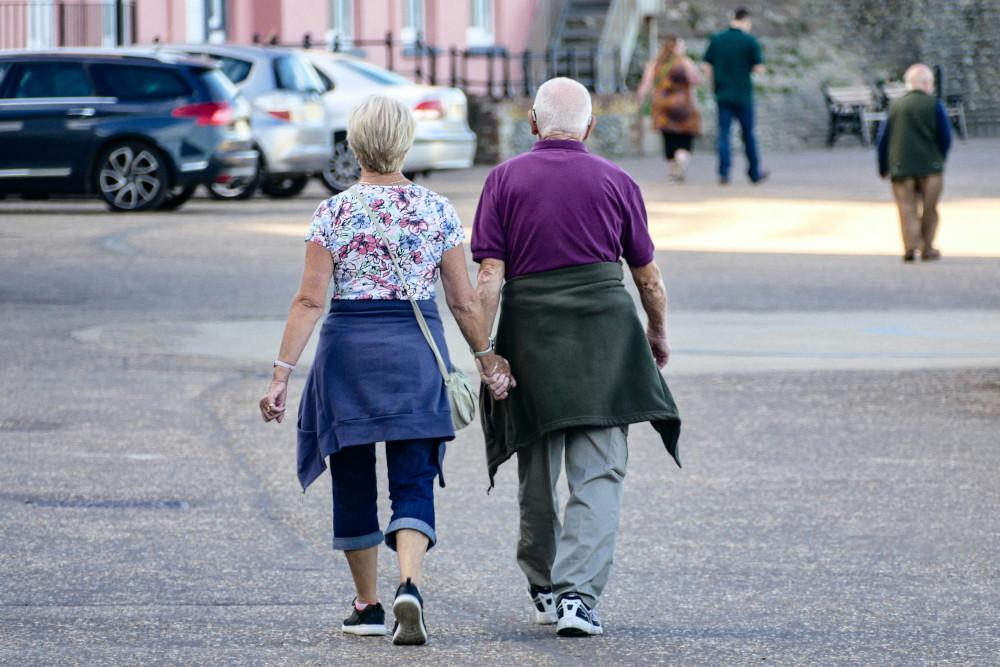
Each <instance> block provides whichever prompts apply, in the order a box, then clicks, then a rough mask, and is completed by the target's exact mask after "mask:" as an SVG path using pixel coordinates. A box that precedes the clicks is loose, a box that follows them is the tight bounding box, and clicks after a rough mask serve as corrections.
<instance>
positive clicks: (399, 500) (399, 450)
mask: <svg viewBox="0 0 1000 667" xmlns="http://www.w3.org/2000/svg"><path fill="white" fill-rule="evenodd" d="M444 446H445V445H444V443H443V442H440V441H439V440H399V441H395V442H387V443H386V445H385V452H386V464H387V466H388V469H389V500H390V503H391V506H392V518H391V519H390V521H389V525H388V526H386V529H385V534H384V535H383V533H382V531H381V530H380V529H379V521H378V506H377V500H378V482H377V480H376V478H375V445H374V444H370V445H354V446H351V447H345V448H343V449H341V450H340V451H339V452H337V453H335V454H331V455H330V477H331V478H332V480H333V548H334V549H339V550H343V551H354V550H357V549H367V548H368V547H373V546H376V545H378V544H381V542H382V541H383V539H384V540H385V543H386V545H387V546H388V547H389V548H390V549H392V550H393V551H395V550H396V531H398V530H401V529H403V528H411V529H413V530H416V531H419V532H421V533H423V534H424V535H426V536H427V538H428V539H429V540H430V544H429V545H428V547H427V548H428V549H430V548H431V547H433V546H434V544H435V543H436V542H437V535H436V533H435V532H434V478H435V477H437V476H439V475H440V474H441V458H442V456H441V454H443V452H444ZM443 485H444V482H443V481H442V486H443Z"/></svg>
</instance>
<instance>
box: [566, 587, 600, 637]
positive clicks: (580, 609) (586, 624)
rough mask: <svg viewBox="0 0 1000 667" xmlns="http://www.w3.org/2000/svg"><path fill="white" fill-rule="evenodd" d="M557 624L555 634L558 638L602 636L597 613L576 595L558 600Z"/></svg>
mask: <svg viewBox="0 0 1000 667" xmlns="http://www.w3.org/2000/svg"><path fill="white" fill-rule="evenodd" d="M558 615H559V623H558V625H557V626H556V632H557V633H558V635H559V636H560V637H592V636H594V635H601V634H604V628H602V627H601V619H600V618H598V616H597V611H595V610H594V609H591V608H590V607H588V606H587V605H586V604H584V602H583V600H581V599H580V598H579V597H578V596H576V595H567V596H566V597H563V598H561V599H560V600H559V611H558Z"/></svg>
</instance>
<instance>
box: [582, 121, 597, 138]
mask: <svg viewBox="0 0 1000 667" xmlns="http://www.w3.org/2000/svg"><path fill="white" fill-rule="evenodd" d="M596 126H597V116H591V117H590V122H589V123H588V124H587V131H586V132H584V133H583V141H586V140H587V137H589V136H590V133H591V132H593V131H594V128H595V127H596Z"/></svg>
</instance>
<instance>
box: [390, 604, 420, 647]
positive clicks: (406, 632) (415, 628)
mask: <svg viewBox="0 0 1000 667" xmlns="http://www.w3.org/2000/svg"><path fill="white" fill-rule="evenodd" d="M423 611H424V610H423V608H422V607H421V606H420V600H418V599H417V598H416V597H414V596H412V595H400V596H399V597H397V598H396V601H395V602H393V603H392V613H393V615H394V616H395V617H396V631H395V632H393V633H392V643H393V644H396V645H400V646H402V645H419V644H426V643H427V628H426V627H424V613H423Z"/></svg>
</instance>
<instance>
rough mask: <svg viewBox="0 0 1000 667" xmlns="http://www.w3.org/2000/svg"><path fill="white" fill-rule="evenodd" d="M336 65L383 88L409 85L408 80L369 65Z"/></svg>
mask: <svg viewBox="0 0 1000 667" xmlns="http://www.w3.org/2000/svg"><path fill="white" fill-rule="evenodd" d="M337 65H339V66H341V67H344V68H347V69H349V70H351V71H352V72H354V73H355V74H360V75H361V76H363V77H365V78H366V79H368V80H369V81H373V82H375V83H378V84H380V85H383V86H402V85H405V84H408V83H410V80H409V79H407V78H405V77H402V76H400V75H398V74H396V73H395V72H390V71H389V70H387V69H382V68H381V67H376V66H375V65H369V64H368V63H366V62H362V61H360V60H346V59H345V60H338V61H337Z"/></svg>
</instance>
